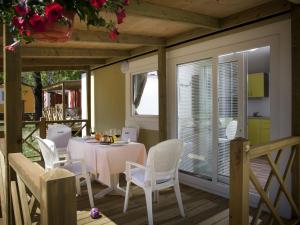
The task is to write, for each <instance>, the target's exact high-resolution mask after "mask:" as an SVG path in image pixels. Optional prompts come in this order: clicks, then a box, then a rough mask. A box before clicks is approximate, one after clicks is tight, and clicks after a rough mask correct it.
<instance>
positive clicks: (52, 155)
mask: <svg viewBox="0 0 300 225" xmlns="http://www.w3.org/2000/svg"><path fill="white" fill-rule="evenodd" d="M35 138H36V139H37V141H38V144H39V147H40V150H41V152H42V155H43V158H44V161H45V169H46V170H51V169H53V168H56V167H60V168H64V169H66V170H69V171H70V172H72V173H74V174H75V176H76V190H77V194H78V195H80V194H81V188H80V179H81V178H83V179H85V181H86V184H87V190H88V195H89V200H90V205H91V207H92V208H93V207H94V199H93V192H92V187H91V180H90V176H89V174H88V172H87V169H86V165H85V163H84V161H83V160H79V159H78V160H71V159H67V160H59V157H58V152H57V150H56V146H55V143H54V142H53V141H51V140H49V139H42V138H40V137H37V136H36V137H35Z"/></svg>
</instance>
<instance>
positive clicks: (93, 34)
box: [70, 30, 166, 46]
mask: <svg viewBox="0 0 300 225" xmlns="http://www.w3.org/2000/svg"><path fill="white" fill-rule="evenodd" d="M70 41H76V42H77V41H78V42H89V43H91V42H94V43H99V44H102V43H109V44H112V45H114V44H134V45H144V46H163V45H165V43H166V41H165V39H163V38H160V37H151V36H143V35H133V34H124V33H120V35H119V36H118V39H117V40H116V41H111V40H110V39H109V37H108V34H107V32H102V31H86V30H74V31H73V32H72V37H71V39H70Z"/></svg>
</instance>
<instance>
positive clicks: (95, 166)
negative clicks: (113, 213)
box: [67, 137, 147, 198]
mask: <svg viewBox="0 0 300 225" xmlns="http://www.w3.org/2000/svg"><path fill="white" fill-rule="evenodd" d="M67 152H68V155H69V157H70V158H71V159H83V160H84V162H85V164H86V166H87V170H88V171H89V172H90V173H91V174H92V175H93V176H92V177H93V178H94V179H95V180H97V181H98V182H100V183H102V184H104V185H107V186H108V187H107V188H105V189H104V190H102V191H100V192H98V193H97V194H96V195H95V196H94V197H95V198H101V197H103V196H105V195H106V194H118V195H123V196H124V194H125V190H124V189H123V188H120V186H119V174H120V173H123V172H124V171H125V167H126V161H131V162H136V163H139V164H142V165H144V164H145V161H146V158H147V153H146V148H145V146H144V144H141V143H135V142H130V143H128V144H115V145H114V144H112V145H101V144H100V143H99V142H97V141H96V140H95V139H83V138H79V137H76V138H71V139H70V140H69V143H68V147H67Z"/></svg>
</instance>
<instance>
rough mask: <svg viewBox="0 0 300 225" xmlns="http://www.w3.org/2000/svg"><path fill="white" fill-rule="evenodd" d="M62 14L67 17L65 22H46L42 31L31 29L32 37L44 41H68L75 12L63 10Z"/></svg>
mask: <svg viewBox="0 0 300 225" xmlns="http://www.w3.org/2000/svg"><path fill="white" fill-rule="evenodd" d="M64 16H65V17H66V18H68V23H67V24H59V23H48V24H46V25H45V30H44V31H42V32H37V31H35V30H32V31H31V36H32V38H33V39H34V40H37V41H44V42H66V41H68V40H69V39H70V38H71V36H72V31H73V22H74V16H75V12H65V13H64Z"/></svg>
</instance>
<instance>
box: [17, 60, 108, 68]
mask: <svg viewBox="0 0 300 225" xmlns="http://www.w3.org/2000/svg"><path fill="white" fill-rule="evenodd" d="M105 62H106V60H105V59H85V58H81V59H47V58H46V59H45V58H42V59H30V58H24V59H23V60H22V64H23V65H24V66H32V67H33V66H64V65H78V66H82V65H83V66H84V65H86V66H88V65H101V64H104V63H105Z"/></svg>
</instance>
